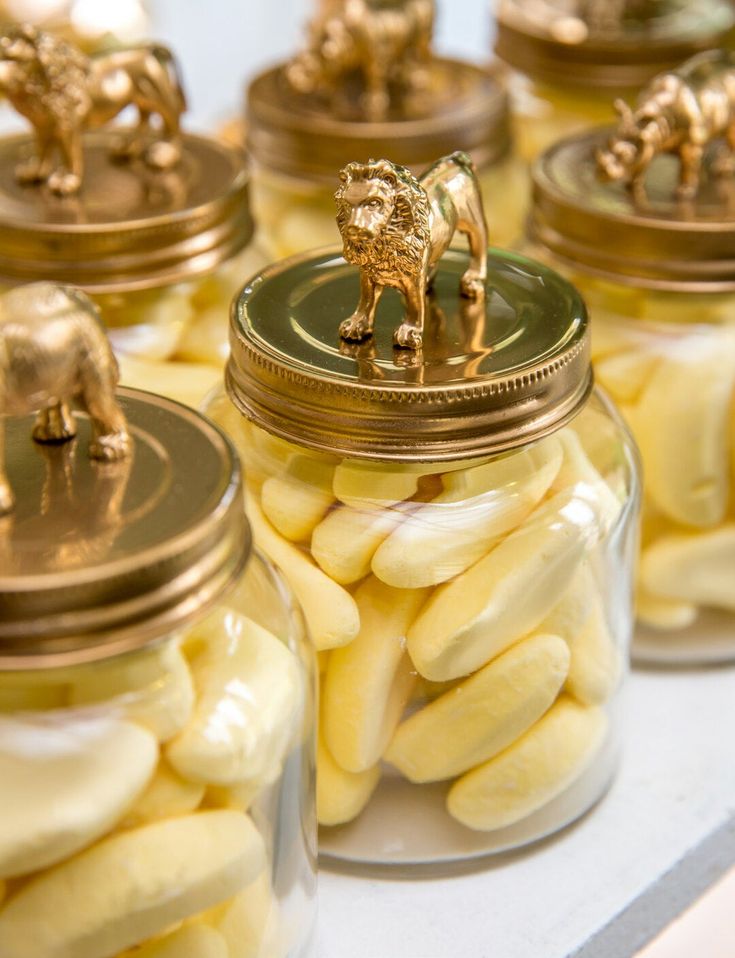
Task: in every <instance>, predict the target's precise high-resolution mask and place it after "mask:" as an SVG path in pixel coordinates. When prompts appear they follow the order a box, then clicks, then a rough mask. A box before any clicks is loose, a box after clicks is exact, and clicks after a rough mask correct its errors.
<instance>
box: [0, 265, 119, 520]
mask: <svg viewBox="0 0 735 958" xmlns="http://www.w3.org/2000/svg"><path fill="white" fill-rule="evenodd" d="M117 381H118V368H117V362H116V360H115V357H114V355H113V352H112V348H111V347H110V344H109V342H108V340H107V336H106V335H105V332H104V329H103V327H102V323H101V321H100V317H99V312H98V310H97V307H96V306H95V305H94V303H93V302H92V301H91V299H89V297H88V296H85V294H84V293H82V292H80V291H79V290H75V289H71V288H64V287H60V286H54V285H53V283H32V284H31V285H30V286H21V287H18V288H17V289H12V290H9V291H8V292H6V293H3V294H2V295H1V296H0V416H17V415H21V414H28V413H31V412H36V411H37V410H38V413H37V416H36V422H35V424H34V426H33V438H34V439H35V440H36V442H40V443H62V442H68V441H69V440H70V439H73V438H74V436H75V435H76V431H77V430H76V421H75V419H74V416H73V415H72V412H71V407H70V404H71V402H72V401H73V400H74V399H79V400H80V401H81V403H82V404H83V406H84V408H85V410H86V412H87V413H88V415H89V416H90V418H91V420H92V423H93V429H92V440H91V442H90V444H89V455H90V457H91V458H92V459H99V460H100V461H102V462H114V461H115V460H118V459H124V458H125V457H126V456H128V455H129V453H130V437H129V435H128V429H127V423H126V422H125V417H124V416H123V414H122V412H121V410H120V406H119V405H118V402H117V400H116V399H115V387H116V386H117ZM3 433H4V423H3V420H2V418H0V516H2V515H5V514H7V513H8V512H10V511H11V510H12V508H13V505H14V496H13V492H12V489H11V487H10V486H9V484H8V482H7V479H6V476H5V471H4V464H3Z"/></svg>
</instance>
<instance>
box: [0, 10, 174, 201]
mask: <svg viewBox="0 0 735 958" xmlns="http://www.w3.org/2000/svg"><path fill="white" fill-rule="evenodd" d="M0 93H2V94H3V95H4V96H5V97H7V99H8V100H9V101H10V103H11V104H12V106H13V107H14V108H15V109H16V110H17V111H18V113H20V114H21V116H24V117H26V119H28V120H29V121H30V123H31V125H32V126H33V130H34V134H35V144H36V149H35V152H34V155H33V156H32V157H31V158H30V159H29V160H27V161H26V162H25V163H23V164H22V165H19V166H18V167H17V168H16V176H17V178H18V181H19V182H21V183H35V184H39V185H41V184H43V185H46V186H47V187H48V189H49V190H50V191H51V192H52V193H54V194H56V195H58V196H69V195H71V194H73V193H76V192H78V190H79V188H80V187H81V184H82V178H83V174H84V151H83V149H82V133H83V131H84V130H90V129H97V128H99V127H101V126H104V125H105V124H107V123H108V122H109V121H110V120H112V119H114V118H115V117H116V116H118V114H120V113H121V112H122V111H123V110H125V109H126V108H127V107H131V106H132V107H135V108H136V109H137V111H138V114H139V120H138V126H137V127H136V129H135V131H134V132H133V133H132V135H130V136H129V137H128V138H126V139H125V140H123V141H121V142H120V143H118V144H117V147H116V151H115V152H116V155H117V157H118V158H119V159H120V160H128V159H131V158H134V157H140V158H141V159H142V160H143V162H145V163H146V164H147V165H148V166H150V167H152V168H153V169H156V170H169V169H172V168H173V167H174V166H176V164H177V163H178V162H179V159H180V157H181V128H180V119H181V114H182V113H183V112H184V110H185V109H186V98H185V96H184V91H183V88H182V86H181V80H180V75H179V69H178V66H177V64H176V62H175V60H174V58H173V56H172V54H171V52H170V51H169V50H168V49H167V48H166V47H163V46H161V45H159V44H147V45H142V46H137V47H129V48H126V49H124V50H115V51H113V52H111V53H97V54H94V55H93V56H91V57H89V56H87V55H86V54H85V53H82V51H81V50H80V49H78V48H77V47H76V46H75V45H74V44H72V43H69V42H67V41H66V40H62V39H60V38H59V37H56V36H54V34H52V33H47V32H45V31H43V30H39V29H38V28H37V27H34V26H31V25H29V24H25V25H21V26H17V27H10V28H9V29H8V30H7V32H6V33H4V34H3V35H2V36H0ZM151 116H156V117H158V118H159V120H160V122H161V125H162V128H161V130H160V132H157V131H156V130H155V128H154V127H152V126H151V123H150V119H151Z"/></svg>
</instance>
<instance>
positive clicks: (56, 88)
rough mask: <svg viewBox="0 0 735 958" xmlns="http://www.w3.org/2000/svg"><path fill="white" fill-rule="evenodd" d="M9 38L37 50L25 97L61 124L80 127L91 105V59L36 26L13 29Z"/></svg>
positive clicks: (27, 79)
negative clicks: (89, 89)
mask: <svg viewBox="0 0 735 958" xmlns="http://www.w3.org/2000/svg"><path fill="white" fill-rule="evenodd" d="M5 38H7V40H6V42H8V41H9V42H11V43H25V44H27V45H28V46H30V47H31V48H32V50H33V53H34V56H33V58H32V59H31V60H29V61H28V64H27V75H26V80H25V88H24V94H25V95H27V96H28V97H29V98H32V99H33V100H34V101H35V102H37V103H40V104H41V105H42V107H43V109H44V110H45V112H47V113H48V114H49V116H51V117H53V118H54V119H55V121H56V124H57V125H60V126H62V125H65V124H69V125H74V126H76V125H77V123H78V122H79V120H78V118H80V117H83V116H84V115H85V114H86V113H87V111H88V110H89V105H90V97H89V92H88V84H89V80H88V77H89V72H90V62H89V58H88V57H87V56H86V55H85V54H84V53H82V51H81V50H79V49H78V48H77V47H75V46H73V45H72V44H71V43H67V41H66V40H62V39H60V38H58V37H55V36H53V35H52V34H50V33H46V32H45V31H44V30H38V29H37V28H36V27H31V26H20V27H11V28H10V29H8V30H7V31H6V33H5V37H4V39H5Z"/></svg>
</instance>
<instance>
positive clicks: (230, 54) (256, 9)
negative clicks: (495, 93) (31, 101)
mask: <svg viewBox="0 0 735 958" xmlns="http://www.w3.org/2000/svg"><path fill="white" fill-rule="evenodd" d="M118 2H119V0H95V3H96V4H98V5H99V7H102V6H104V5H106V4H110V5H114V4H116V3H118ZM149 6H150V9H151V11H152V14H153V27H154V36H155V37H156V39H161V40H164V41H165V42H166V43H168V44H169V45H170V46H171V47H172V48H173V49H174V51H175V52H176V53H177V55H178V57H179V59H180V60H181V62H182V63H183V64H184V79H185V81H186V90H187V95H188V98H189V104H190V114H189V118H188V121H187V122H188V125H189V128H190V129H192V128H193V129H196V128H203V127H212V126H213V125H215V124H217V123H218V122H221V121H223V120H225V119H227V117H228V115H231V114H232V112H234V111H235V110H238V109H240V106H241V104H242V93H243V85H244V82H245V80H246V79H247V78H248V77H250V76H252V75H253V74H254V73H257V72H258V71H259V70H261V69H263V68H264V67H266V66H269V65H271V64H273V63H275V62H277V61H278V60H281V59H285V58H286V57H287V56H289V55H290V54H291V53H293V52H294V51H295V50H296V47H297V45H298V44H299V42H300V39H301V36H302V32H303V28H304V24H305V22H306V20H307V19H308V17H309V16H310V14H311V12H312V11H313V10H314V9H315V8H316V0H150V4H149ZM438 6H439V20H438V26H437V33H436V43H435V46H436V49H437V50H438V51H439V52H441V53H446V54H452V55H455V56H458V57H461V58H464V59H468V60H479V61H482V60H486V59H488V57H489V55H490V49H491V46H490V44H491V36H492V27H491V13H490V0H438Z"/></svg>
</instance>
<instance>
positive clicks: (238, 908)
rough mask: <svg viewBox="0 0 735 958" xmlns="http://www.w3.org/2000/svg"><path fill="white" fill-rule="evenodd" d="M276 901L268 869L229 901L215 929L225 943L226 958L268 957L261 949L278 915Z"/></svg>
mask: <svg viewBox="0 0 735 958" xmlns="http://www.w3.org/2000/svg"><path fill="white" fill-rule="evenodd" d="M277 908H278V905H277V903H276V901H275V898H274V897H273V892H272V891H271V885H270V877H269V875H268V869H267V868H265V869H263V871H262V872H261V873H260V875H258V877H257V878H256V879H255V881H252V882H250V884H249V885H247V886H246V887H245V888H243V890H242V891H241V892H238V894H237V895H236V896H235V898H234V899H233V900H232V901H231V902H229V903H228V904H227V905H226V906H225V909H224V912H223V914H222V916H221V917H220V918H219V920H218V921H217V930H218V931H219V933H220V934H221V935H222V937H223V938H224V940H225V942H226V943H227V947H228V949H229V950H228V952H227V954H228V958H269V954H270V953H269V952H267V951H264V950H261V949H262V948H263V945H264V939H265V938H266V936H267V934H268V931H269V929H270V930H272V929H273V927H274V924H275V923H276V919H277Z"/></svg>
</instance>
